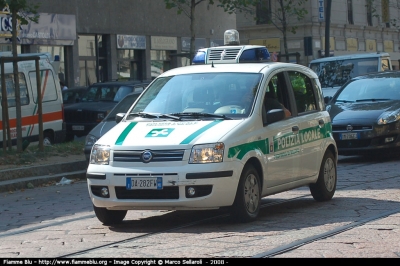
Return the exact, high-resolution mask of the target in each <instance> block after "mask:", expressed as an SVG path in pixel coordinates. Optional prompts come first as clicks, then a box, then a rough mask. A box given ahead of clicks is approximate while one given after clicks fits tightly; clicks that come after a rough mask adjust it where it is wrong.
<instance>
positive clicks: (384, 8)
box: [382, 0, 390, 28]
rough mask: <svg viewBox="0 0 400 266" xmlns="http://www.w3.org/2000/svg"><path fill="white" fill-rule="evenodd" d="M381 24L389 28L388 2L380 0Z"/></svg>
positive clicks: (387, 0)
mask: <svg viewBox="0 0 400 266" xmlns="http://www.w3.org/2000/svg"><path fill="white" fill-rule="evenodd" d="M382 22H383V23H385V26H386V28H390V16H389V0H382Z"/></svg>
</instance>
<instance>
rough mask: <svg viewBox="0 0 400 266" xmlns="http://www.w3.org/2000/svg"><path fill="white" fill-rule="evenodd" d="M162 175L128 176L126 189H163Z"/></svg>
mask: <svg viewBox="0 0 400 266" xmlns="http://www.w3.org/2000/svg"><path fill="white" fill-rule="evenodd" d="M162 188H163V183H162V177H146V178H145V177H143V178H141V177H135V178H132V177H127V178H126V189H162Z"/></svg>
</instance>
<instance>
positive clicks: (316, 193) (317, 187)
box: [310, 150, 337, 201]
mask: <svg viewBox="0 0 400 266" xmlns="http://www.w3.org/2000/svg"><path fill="white" fill-rule="evenodd" d="M336 166H337V165H336V160H335V157H334V156H333V154H332V152H331V151H329V150H328V151H326V152H325V155H324V158H323V159H322V162H321V167H320V169H319V175H318V180H317V183H315V184H310V192H311V195H312V196H313V198H314V199H315V200H316V201H326V200H330V199H332V197H333V194H335V190H336V182H337V171H336Z"/></svg>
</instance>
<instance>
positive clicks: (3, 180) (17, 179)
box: [0, 161, 87, 193]
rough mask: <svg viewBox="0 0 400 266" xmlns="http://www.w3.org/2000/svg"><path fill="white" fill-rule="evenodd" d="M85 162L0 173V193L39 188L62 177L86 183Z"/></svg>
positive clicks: (10, 170)
mask: <svg viewBox="0 0 400 266" xmlns="http://www.w3.org/2000/svg"><path fill="white" fill-rule="evenodd" d="M86 168H87V162H86V161H76V162H68V163H59V164H53V165H41V166H32V167H21V168H14V169H6V170H1V171H0V193H2V192H9V191H15V190H20V189H30V188H35V187H39V186H41V185H43V184H46V183H49V182H60V181H61V179H62V178H63V177H65V178H67V179H70V180H73V179H82V180H85V181H86Z"/></svg>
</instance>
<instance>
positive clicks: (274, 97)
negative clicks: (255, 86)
mask: <svg viewBox="0 0 400 266" xmlns="http://www.w3.org/2000/svg"><path fill="white" fill-rule="evenodd" d="M285 85H286V83H285V76H284V73H283V72H282V73H278V74H276V75H275V76H273V77H272V78H271V80H270V81H269V83H268V84H267V89H266V93H265V97H264V107H265V111H266V112H268V111H270V110H272V109H283V110H284V111H285V114H286V117H289V116H291V112H290V103H289V99H288V95H287V91H286V86H285Z"/></svg>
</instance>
